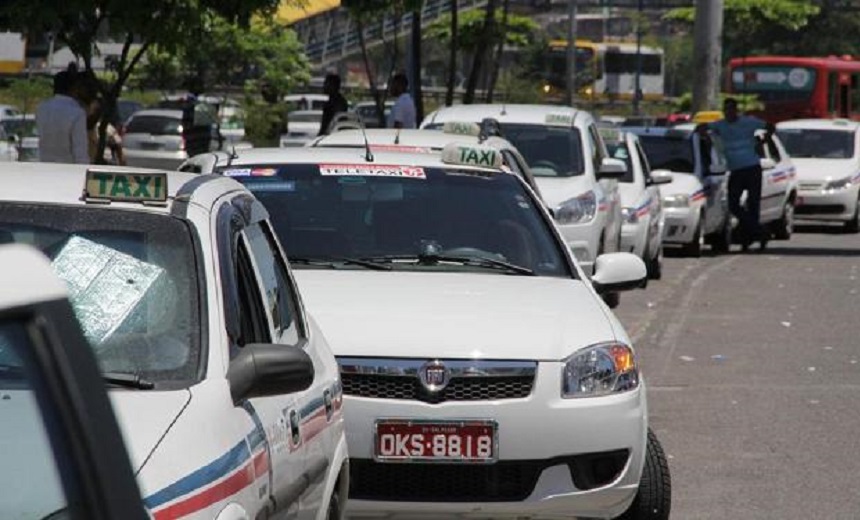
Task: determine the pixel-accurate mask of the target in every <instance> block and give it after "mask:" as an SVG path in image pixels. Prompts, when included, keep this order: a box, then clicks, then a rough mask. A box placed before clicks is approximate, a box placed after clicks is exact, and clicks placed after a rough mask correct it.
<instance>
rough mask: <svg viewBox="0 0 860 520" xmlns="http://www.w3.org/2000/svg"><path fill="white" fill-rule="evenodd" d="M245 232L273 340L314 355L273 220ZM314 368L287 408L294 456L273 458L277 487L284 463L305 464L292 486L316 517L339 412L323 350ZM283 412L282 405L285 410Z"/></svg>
mask: <svg viewBox="0 0 860 520" xmlns="http://www.w3.org/2000/svg"><path fill="white" fill-rule="evenodd" d="M242 235H243V241H244V242H245V243H246V244H247V247H248V252H249V253H250V260H251V263H252V264H253V268H254V271H255V272H256V274H257V278H258V282H259V283H258V285H259V288H260V291H261V293H262V294H263V304H264V307H263V310H264V312H265V313H266V314H267V322H268V324H269V327H270V337H271V338H272V340H273V341H272V342H273V343H278V344H284V345H300V346H302V348H304V349H306V350H308V351H309V352H308V353H309V354H310V355H311V358H312V359H314V357H315V354H317V352H316V349H314V348H313V347H312V345H310V342H309V341H308V333H307V326H306V321H305V316H304V314H303V312H302V306H301V303H300V301H299V300H298V292H297V291H296V287H295V284H294V283H293V281H292V278H291V277H290V274H289V271H288V269H287V264H286V262H285V260H284V258H283V255H282V253H281V250H280V246H279V244H278V242H277V239H276V238H275V234H274V232H273V231H272V229H271V226H270V224H269V223H268V222H267V221H266V220H261V221H258V222H255V223H252V224H250V225H249V226H247V227H246V228H245V229H244V231H243V233H242ZM314 368H315V370H316V375H315V377H314V381H313V383H312V384H311V386H310V388H308V389H307V390H306V391H304V392H299V393H297V394H295V395H294V396H293V397H294V398H292V399H291V400H290V402H291V406H290V407H289V410H287V411H286V415H285V418H286V419H287V422H288V425H289V428H290V436H291V444H290V454H289V457H286V458H282V459H283V460H281V461H278V460H277V455H276V456H275V459H274V462H275V468H274V469H275V489H278V475H277V474H278V472H279V471H280V470H279V468H280V466H278V464H279V463H284V462H286V463H287V465H288V466H289V468H286V471H287V472H289V474H290V476H291V477H292V476H293V475H294V470H295V468H296V467H300V468H301V474H300V476H301V479H300V484H299V485H293V486H292V491H293V493H294V494H295V495H296V498H299V510H298V514H299V518H313V517H314V516H315V514H316V511H317V510H318V509H319V508H320V507H322V506H323V504H322V500H323V494H324V488H325V486H324V484H325V475H326V474H327V470H328V468H329V465H330V462H331V461H330V459H329V455H330V453H331V452H332V449H333V448H332V446H331V441H332V440H331V439H330V438H328V437H326V434H328V433H330V432H327V431H326V430H327V429H328V426H329V425H330V423H331V422H332V420H333V417H334V397H333V395H332V394H333V391H334V388H333V387H332V384H333V383H334V380H335V375H334V373H333V371H332V369H333V367H325V366H324V365H323V364H322V363H321V360H320V359H319V357H318V356H317V357H316V359H314ZM326 368H328V370H326ZM272 405H273V403H265V404H262V403H261V405H260V410H261V412H260V413H261V414H263V413H264V412H263V411H262V409H263V408H265V407H268V406H272ZM277 408H278V407H277V406H276V407H274V409H273V410H272V413H275V414H277V413H279V412H278V410H277ZM283 412H284V410H283V409H281V411H280V413H283ZM326 441H328V442H326Z"/></svg>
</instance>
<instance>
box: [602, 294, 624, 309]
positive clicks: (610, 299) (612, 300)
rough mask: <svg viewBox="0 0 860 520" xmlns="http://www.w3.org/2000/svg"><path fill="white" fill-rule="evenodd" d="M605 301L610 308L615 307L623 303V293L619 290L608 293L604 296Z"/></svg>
mask: <svg viewBox="0 0 860 520" xmlns="http://www.w3.org/2000/svg"><path fill="white" fill-rule="evenodd" d="M602 298H603V302H604V303H606V306H607V307H609V308H610V309H614V308H616V307H618V305H619V304H620V303H621V295H620V294H618V293H617V292H611V293H606V294H604V295H603V296H602Z"/></svg>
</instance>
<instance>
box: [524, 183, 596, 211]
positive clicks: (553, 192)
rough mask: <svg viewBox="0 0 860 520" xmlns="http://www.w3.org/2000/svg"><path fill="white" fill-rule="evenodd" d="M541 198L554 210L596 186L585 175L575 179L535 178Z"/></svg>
mask: <svg viewBox="0 0 860 520" xmlns="http://www.w3.org/2000/svg"><path fill="white" fill-rule="evenodd" d="M535 183H537V186H538V189H539V190H540V193H541V196H542V197H543V200H544V201H545V202H546V204H547V205H548V206H549V207H551V208H555V207H556V206H558V205H559V204H561V203H562V202H565V201H566V200H569V199H572V198H574V197H578V196H580V195H582V194H583V193H585V192H587V191H589V190H591V189H593V188H594V187H595V186H596V185H595V184H594V183H593V182H592V181H591V179H590V178H589V177H588V176H587V175H577V176H576V177H535Z"/></svg>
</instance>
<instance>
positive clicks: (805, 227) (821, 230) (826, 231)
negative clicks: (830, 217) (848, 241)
mask: <svg viewBox="0 0 860 520" xmlns="http://www.w3.org/2000/svg"><path fill="white" fill-rule="evenodd" d="M843 229H844V228H843V226H842V224H841V223H833V224H822V223H815V224H812V223H808V224H799V223H797V222H795V223H794V232H795V233H809V234H815V233H817V234H822V235H845V236H851V234H849V233H845V231H843Z"/></svg>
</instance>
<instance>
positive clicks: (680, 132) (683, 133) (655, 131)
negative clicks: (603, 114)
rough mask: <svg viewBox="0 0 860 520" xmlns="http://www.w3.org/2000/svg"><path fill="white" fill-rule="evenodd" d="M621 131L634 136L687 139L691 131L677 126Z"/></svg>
mask: <svg viewBox="0 0 860 520" xmlns="http://www.w3.org/2000/svg"><path fill="white" fill-rule="evenodd" d="M621 131H623V132H627V133H630V134H634V135H653V136H656V137H666V136H671V135H674V136H678V137H687V136H689V135H690V134H691V133H692V132H693V129H692V128H690V129H687V128H678V127H677V126H623V127H621Z"/></svg>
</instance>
